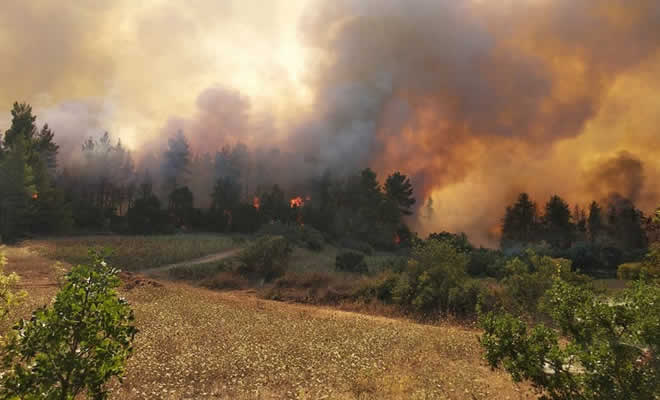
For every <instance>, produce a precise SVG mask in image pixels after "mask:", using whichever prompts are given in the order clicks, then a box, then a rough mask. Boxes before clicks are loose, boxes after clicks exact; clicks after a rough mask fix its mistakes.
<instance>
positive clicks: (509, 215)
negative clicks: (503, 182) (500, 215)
mask: <svg viewBox="0 0 660 400" xmlns="http://www.w3.org/2000/svg"><path fill="white" fill-rule="evenodd" d="M538 230H539V223H538V210H537V208H536V203H535V202H533V201H532V200H531V199H530V198H529V195H528V194H527V193H521V194H520V195H519V196H518V200H517V201H516V203H515V204H514V205H513V206H509V207H507V209H506V214H505V216H504V220H503V222H502V246H503V247H508V246H511V245H515V244H523V245H524V244H529V243H532V242H534V241H535V240H537V239H538Z"/></svg>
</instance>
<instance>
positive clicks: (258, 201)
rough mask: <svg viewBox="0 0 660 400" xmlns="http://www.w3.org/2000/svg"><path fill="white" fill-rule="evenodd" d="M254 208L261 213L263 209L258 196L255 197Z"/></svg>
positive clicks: (253, 200)
mask: <svg viewBox="0 0 660 400" xmlns="http://www.w3.org/2000/svg"><path fill="white" fill-rule="evenodd" d="M252 207H254V208H255V209H256V210H257V211H259V208H261V199H259V197H258V196H254V198H253V199H252Z"/></svg>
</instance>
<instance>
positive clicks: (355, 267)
mask: <svg viewBox="0 0 660 400" xmlns="http://www.w3.org/2000/svg"><path fill="white" fill-rule="evenodd" d="M335 268H336V269H337V271H344V272H352V273H356V274H366V273H368V272H369V268H368V267H367V263H366V262H365V260H364V255H363V254H361V253H356V252H354V251H345V252H343V253H341V254H338V255H337V257H336V258H335Z"/></svg>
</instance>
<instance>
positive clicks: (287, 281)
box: [264, 272, 360, 304]
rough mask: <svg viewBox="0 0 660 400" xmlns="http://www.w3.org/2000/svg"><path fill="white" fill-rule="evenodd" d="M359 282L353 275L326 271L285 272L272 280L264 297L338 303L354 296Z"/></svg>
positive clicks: (304, 301)
mask: <svg viewBox="0 0 660 400" xmlns="http://www.w3.org/2000/svg"><path fill="white" fill-rule="evenodd" d="M359 286H360V284H359V282H358V281H356V279H355V278H354V277H351V276H348V275H341V274H336V273H328V272H309V273H294V272H287V273H286V274H285V275H284V276H282V277H281V278H279V279H277V280H275V282H273V285H272V287H270V288H269V289H268V290H267V291H266V292H265V293H264V296H265V297H266V298H269V299H272V300H281V301H297V302H301V303H310V304H338V303H340V302H342V301H349V300H353V299H355V298H356V293H357V292H358V287H359Z"/></svg>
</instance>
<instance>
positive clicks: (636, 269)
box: [616, 262, 642, 280]
mask: <svg viewBox="0 0 660 400" xmlns="http://www.w3.org/2000/svg"><path fill="white" fill-rule="evenodd" d="M641 272H642V263H641V262H634V263H625V264H621V265H619V267H618V268H617V270H616V277H617V278H619V279H627V280H635V279H639V276H640V273H641Z"/></svg>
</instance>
